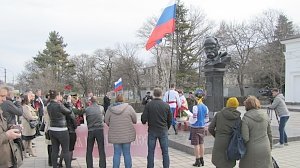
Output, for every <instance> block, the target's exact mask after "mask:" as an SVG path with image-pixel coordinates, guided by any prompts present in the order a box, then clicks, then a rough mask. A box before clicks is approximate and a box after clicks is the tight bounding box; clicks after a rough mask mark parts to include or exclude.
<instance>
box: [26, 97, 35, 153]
mask: <svg viewBox="0 0 300 168" xmlns="http://www.w3.org/2000/svg"><path fill="white" fill-rule="evenodd" d="M30 101H31V97H29V96H28V95H27V94H25V95H23V97H22V108H23V117H22V126H23V130H22V140H23V143H24V148H25V150H24V151H25V152H24V155H25V157H29V156H32V157H36V155H35V154H34V153H33V150H32V139H34V138H35V133H36V129H35V128H31V127H30V125H29V121H30V120H37V119H38V116H37V115H36V112H35V110H34V108H33V107H31V105H30ZM27 152H28V153H29V155H28V153H27Z"/></svg>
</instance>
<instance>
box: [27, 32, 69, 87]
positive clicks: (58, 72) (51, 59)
mask: <svg viewBox="0 0 300 168" xmlns="http://www.w3.org/2000/svg"><path fill="white" fill-rule="evenodd" d="M66 46H67V44H65V43H64V42H63V37H62V36H60V35H59V33H58V32H56V31H52V32H50V33H49V39H48V40H47V42H46V48H45V49H44V50H43V52H39V53H38V54H37V56H36V57H33V59H34V63H35V64H36V65H37V66H38V67H39V68H40V69H41V71H43V70H47V69H51V70H52V73H53V75H54V77H55V79H56V81H57V82H62V78H63V77H64V76H66V74H69V73H68V72H70V71H68V70H69V68H70V67H73V66H74V65H71V64H70V62H69V60H68V56H69V54H67V53H66V51H65V47H66Z"/></svg>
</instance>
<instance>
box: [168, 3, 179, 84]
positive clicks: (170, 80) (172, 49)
mask: <svg viewBox="0 0 300 168" xmlns="http://www.w3.org/2000/svg"><path fill="white" fill-rule="evenodd" d="M177 4H178V1H176V8H177ZM174 12H175V13H174V16H175V18H176V10H175V11H174ZM174 24H175V25H174V27H175V28H176V21H175V23H174ZM175 32H176V31H175V30H174V32H173V33H172V48H171V63H170V76H169V88H170V87H171V82H172V68H173V55H174V34H175Z"/></svg>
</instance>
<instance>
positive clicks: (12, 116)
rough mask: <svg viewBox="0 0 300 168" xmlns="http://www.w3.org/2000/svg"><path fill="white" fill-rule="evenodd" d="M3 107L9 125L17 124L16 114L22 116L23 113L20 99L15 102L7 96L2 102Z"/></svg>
mask: <svg viewBox="0 0 300 168" xmlns="http://www.w3.org/2000/svg"><path fill="white" fill-rule="evenodd" d="M1 108H2V111H3V117H4V118H6V120H7V124H8V127H10V126H12V125H16V116H22V114H23V109H22V105H21V103H20V102H18V101H16V102H15V103H13V101H12V100H11V99H10V98H6V101H4V102H3V103H2V105H1Z"/></svg>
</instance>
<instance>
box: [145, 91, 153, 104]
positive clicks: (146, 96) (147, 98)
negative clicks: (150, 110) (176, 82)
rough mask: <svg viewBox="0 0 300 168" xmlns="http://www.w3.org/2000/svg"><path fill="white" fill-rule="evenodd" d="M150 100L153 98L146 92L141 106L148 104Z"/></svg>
mask: <svg viewBox="0 0 300 168" xmlns="http://www.w3.org/2000/svg"><path fill="white" fill-rule="evenodd" d="M152 99H153V97H152V96H151V95H150V92H147V94H146V95H145V97H144V98H143V101H142V104H143V105H146V104H147V103H149V102H150V101H151V100H152Z"/></svg>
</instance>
